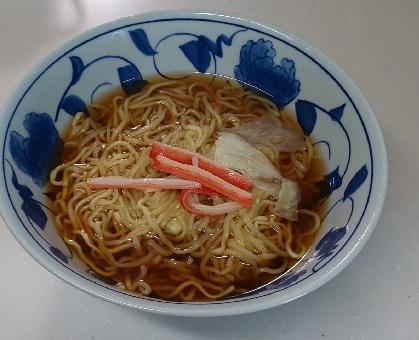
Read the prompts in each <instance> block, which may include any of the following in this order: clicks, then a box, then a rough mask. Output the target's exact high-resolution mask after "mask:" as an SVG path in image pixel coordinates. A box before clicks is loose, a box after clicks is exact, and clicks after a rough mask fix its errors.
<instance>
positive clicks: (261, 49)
mask: <svg viewBox="0 0 419 340" xmlns="http://www.w3.org/2000/svg"><path fill="white" fill-rule="evenodd" d="M275 56H276V50H275V49H274V48H273V45H272V42H271V41H270V40H264V39H262V38H261V39H259V40H258V41H256V42H254V41H253V40H249V41H248V42H247V44H246V45H244V46H243V47H242V48H241V50H240V63H239V65H237V66H236V67H235V68H234V75H235V76H236V79H237V80H240V81H242V82H243V83H244V84H248V85H251V86H253V87H255V88H256V89H258V90H259V91H261V92H262V93H264V94H267V95H268V96H269V97H272V99H273V100H274V101H275V103H276V104H277V105H278V106H280V107H284V106H286V105H287V104H289V103H290V102H291V101H292V100H294V99H295V98H296V97H297V95H298V93H299V92H300V82H299V81H298V80H297V79H295V65H294V62H293V61H292V60H289V59H287V58H283V59H282V60H281V61H280V63H279V64H276V63H275V61H274V58H275Z"/></svg>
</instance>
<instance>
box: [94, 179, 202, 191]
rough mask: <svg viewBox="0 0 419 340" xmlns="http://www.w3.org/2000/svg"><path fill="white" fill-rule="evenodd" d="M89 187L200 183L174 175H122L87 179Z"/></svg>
mask: <svg viewBox="0 0 419 340" xmlns="http://www.w3.org/2000/svg"><path fill="white" fill-rule="evenodd" d="M87 186H88V187H89V188H90V189H108V188H118V189H119V188H132V189H142V190H146V189H196V188H200V187H201V186H202V185H201V183H198V182H194V181H189V180H186V179H183V178H179V177H176V176H167V177H164V178H127V177H122V176H106V177H95V178H89V179H87Z"/></svg>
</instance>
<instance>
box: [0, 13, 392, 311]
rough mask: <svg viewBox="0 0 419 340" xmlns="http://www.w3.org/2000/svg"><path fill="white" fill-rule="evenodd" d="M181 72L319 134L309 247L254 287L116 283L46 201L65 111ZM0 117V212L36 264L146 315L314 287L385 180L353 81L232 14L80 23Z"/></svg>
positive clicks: (320, 57) (336, 267)
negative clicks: (173, 297) (244, 90)
mask: <svg viewBox="0 0 419 340" xmlns="http://www.w3.org/2000/svg"><path fill="white" fill-rule="evenodd" d="M255 70H257V72H255ZM181 72H209V73H217V74H221V75H225V76H229V77H233V78H237V79H239V80H243V81H245V82H248V83H251V84H253V85H255V86H259V87H261V88H262V89H263V90H265V91H267V92H268V93H270V94H273V95H274V99H275V100H276V102H277V103H278V104H279V105H281V106H287V107H288V108H289V109H290V110H291V111H293V112H295V113H296V114H297V117H298V121H299V123H300V125H301V126H302V128H303V130H304V131H305V132H306V133H307V134H309V135H310V136H311V137H312V139H313V140H314V141H317V142H320V143H319V145H320V146H321V149H322V150H323V154H324V155H327V159H326V163H327V169H328V173H329V175H328V178H329V180H330V183H332V189H333V190H332V193H331V196H330V198H329V201H328V209H327V212H326V216H325V217H326V218H325V220H324V222H323V225H322V228H321V231H320V232H319V233H318V235H317V237H316V240H315V244H314V245H313V246H312V248H311V249H310V250H309V252H308V253H307V255H306V256H305V257H304V258H303V259H302V260H301V261H300V262H299V263H298V264H297V265H296V266H295V267H293V268H292V269H291V270H290V271H289V272H287V273H286V274H285V275H283V276H282V277H280V278H279V279H277V280H275V281H274V282H272V283H270V284H268V285H266V286H264V287H261V288H259V289H257V290H255V291H251V292H249V293H247V294H244V295H240V296H235V297H232V298H228V299H224V300H219V301H215V302H203V303H187V302H170V301H163V300H159V299H154V298H150V297H145V296H141V295H136V294H132V293H129V292H127V291H123V290H120V289H119V288H117V287H116V286H114V285H112V283H111V282H106V280H103V279H101V278H100V277H99V276H97V275H95V274H94V273H92V272H91V270H89V269H88V268H87V267H86V266H85V265H83V264H81V263H80V262H79V261H78V260H77V259H76V258H74V257H73V255H72V254H71V253H70V251H69V249H68V248H67V247H66V246H65V244H64V242H63V241H62V240H61V238H60V237H59V236H58V235H57V233H56V231H55V229H54V225H53V223H52V221H51V220H50V217H49V214H48V211H47V208H46V205H45V201H46V200H47V198H46V196H45V195H44V193H45V192H46V188H45V183H46V176H47V175H48V165H49V164H50V159H51V152H52V150H53V145H54V143H55V142H56V141H57V138H58V132H60V131H62V129H63V127H64V126H65V125H66V124H67V122H68V120H69V118H70V117H71V114H74V113H75V112H76V111H79V110H83V109H84V108H85V107H86V106H87V105H88V104H89V103H90V102H91V100H92V98H93V97H95V96H100V94H101V93H105V92H106V91H107V90H108V89H109V88H111V87H113V86H115V85H118V84H121V83H122V85H123V86H126V87H129V86H131V87H132V86H134V87H135V86H136V84H138V83H139V82H141V80H142V79H147V77H150V76H153V75H155V74H156V73H160V74H162V75H166V74H172V73H181ZM284 84H286V85H284ZM283 86H284V87H283ZM278 88H280V89H281V90H280V91H279V92H278ZM0 119H1V123H0V136H2V138H1V143H2V147H1V164H2V167H1V180H0V182H1V186H2V190H1V191H0V199H1V202H2V204H1V208H0V210H1V215H2V217H3V219H4V221H5V223H6V224H7V226H8V228H9V229H10V231H11V232H12V234H13V235H14V237H15V238H16V239H17V241H18V242H19V243H20V244H21V245H22V246H23V247H24V248H25V250H26V251H27V252H28V253H29V254H30V255H31V256H32V257H33V258H34V259H35V260H36V261H38V262H39V263H40V264H41V265H42V266H44V267H45V268H46V269H48V270H49V271H50V272H52V273H53V274H55V275H56V276H58V277H59V278H61V279H62V280H64V281H65V282H67V283H69V284H71V285H73V286H75V287H77V288H79V289H81V290H82V291H85V292H87V293H89V294H91V295H93V296H96V297H99V298H102V299H104V300H107V301H109V302H113V303H116V304H119V305H122V306H127V307H132V308H136V309H141V310H148V311H152V312H159V313H166V314H172V315H184V316H215V315H232V314H240V313H247V312H252V311H257V310H262V309H265V308H270V307H274V306H278V305H280V304H282V303H285V302H288V301H291V300H293V299H296V298H298V297H300V296H302V295H304V294H307V293H309V292H311V291H313V290H314V289H316V288H318V287H319V286H321V285H323V284H324V283H325V282H327V281H329V280H330V279H331V278H333V277H334V276H335V275H336V274H337V273H339V272H340V271H341V270H342V269H343V268H344V267H346V265H348V263H349V262H350V261H351V260H352V259H353V258H354V257H355V255H356V254H358V252H359V250H360V249H361V248H362V247H363V246H364V245H365V243H366V241H367V239H368V238H369V236H370V235H371V232H372V230H373V228H374V227H375V225H376V223H377V220H378V217H379V215H380V212H381V209H382V206H383V202H384V198H385V193H386V188H387V158H386V151H385V145H384V141H383V138H382V134H381V131H380V128H379V126H378V123H377V120H376V118H375V116H374V113H373V111H372V109H371V107H370V106H369V104H368V102H367V101H366V99H365V98H364V96H363V95H362V93H361V92H360V90H359V89H358V88H357V86H356V85H355V84H354V82H353V81H352V80H351V79H350V78H349V77H348V76H347V75H346V74H345V73H344V72H343V71H342V70H341V69H340V68H339V67H338V66H337V65H336V64H335V63H334V62H333V61H332V60H330V59H329V58H328V57H327V56H325V55H324V54H323V53H321V52H320V51H319V50H317V49H316V48H315V47H313V46H312V45H310V44H308V43H307V42H305V41H303V40H301V39H299V38H298V37H295V36H294V35H292V34H290V33H288V32H285V31H283V30H281V29H279V28H277V27H274V26H272V25H269V24H266V23H262V22H259V21H257V20H253V19H249V18H242V17H238V16H236V15H234V14H225V13H194V12H188V11H164V12H155V13H147V14H141V15H138V16H133V17H128V18H124V19H120V20H116V21H113V22H110V23H106V24H103V25H101V26H98V27H96V28H94V29H91V30H89V31H87V32H85V33H83V34H81V35H79V36H77V37H76V38H74V39H72V40H71V41H69V42H67V43H66V44H64V45H62V46H60V47H59V48H58V49H57V50H55V51H54V52H53V53H51V54H50V55H48V56H47V57H46V58H45V59H44V60H43V61H42V62H40V63H39V64H38V65H37V66H36V67H35V68H34V69H33V70H32V71H31V72H29V74H28V75H27V76H26V77H25V78H24V79H23V80H22V81H21V82H20V84H19V85H18V86H17V88H16V89H15V90H14V92H13V93H12V94H11V96H10V97H9V99H8V100H7V102H6V104H5V105H4V107H3V109H2V112H1V117H0ZM25 120H26V121H25Z"/></svg>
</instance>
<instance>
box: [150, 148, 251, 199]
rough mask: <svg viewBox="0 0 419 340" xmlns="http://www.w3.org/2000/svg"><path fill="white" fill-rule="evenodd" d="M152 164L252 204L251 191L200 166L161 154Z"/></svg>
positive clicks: (155, 167)
mask: <svg viewBox="0 0 419 340" xmlns="http://www.w3.org/2000/svg"><path fill="white" fill-rule="evenodd" d="M151 166H152V167H153V168H154V169H156V170H160V171H164V172H168V173H171V174H173V175H175V176H179V177H181V178H185V179H188V180H191V181H194V182H199V183H201V184H202V186H204V187H207V188H211V189H213V190H214V191H216V192H218V193H219V194H221V195H223V196H226V197H228V198H230V199H231V200H233V201H235V202H237V203H239V204H241V205H244V206H246V207H248V206H250V205H251V204H252V200H253V195H252V194H251V193H250V192H248V191H246V190H243V189H241V188H239V187H237V186H235V185H233V184H231V183H229V182H227V181H225V180H224V179H222V178H220V177H218V176H216V175H214V174H212V173H211V172H209V171H207V170H204V169H201V168H200V166H199V167H197V166H193V165H189V164H184V163H180V162H177V161H174V160H172V159H170V158H168V157H166V156H163V155H161V154H158V155H157V156H155V158H154V159H153V162H152V163H151Z"/></svg>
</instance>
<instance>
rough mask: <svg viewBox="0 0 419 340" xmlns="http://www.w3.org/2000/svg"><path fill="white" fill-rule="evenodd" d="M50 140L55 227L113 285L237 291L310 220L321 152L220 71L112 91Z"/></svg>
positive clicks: (251, 285)
mask: <svg viewBox="0 0 419 340" xmlns="http://www.w3.org/2000/svg"><path fill="white" fill-rule="evenodd" d="M63 139H64V144H65V151H64V153H63V155H62V163H61V165H59V166H58V167H56V168H55V169H54V170H53V171H52V172H51V176H50V180H51V183H52V185H54V186H55V187H56V192H57V194H56V199H55V201H54V203H53V206H52V210H53V211H54V217H55V225H56V228H57V230H58V232H59V233H60V235H61V237H62V238H63V240H64V241H65V242H66V244H67V245H68V246H69V248H70V249H71V250H72V251H73V252H74V253H76V254H77V255H78V257H80V258H81V259H82V260H83V261H84V262H85V263H86V264H87V265H88V266H89V267H90V268H91V269H92V270H94V271H95V272H96V274H97V275H99V276H102V277H106V278H108V279H109V280H112V281H113V282H115V284H116V285H118V286H119V287H120V288H121V289H126V290H129V291H131V292H137V293H140V294H143V295H148V296H152V297H157V298H163V299H169V300H182V301H208V300H214V299H220V298H223V297H230V296H234V295H236V294H240V293H244V292H247V291H249V290H252V289H255V288H257V287H260V286H262V285H264V284H266V283H268V282H270V281H272V280H273V279H275V278H277V277H278V276H280V275H281V274H283V273H285V272H286V271H287V270H289V269H290V268H291V267H292V266H293V265H295V263H296V262H297V261H298V260H300V259H301V258H302V257H303V256H304V254H305V253H306V252H307V250H308V248H309V247H310V245H311V243H312V241H313V239H314V236H315V234H316V232H317V231H318V229H319V228H320V217H319V214H318V212H317V209H318V206H319V202H318V200H317V199H316V197H319V195H318V186H316V185H315V183H316V182H318V181H319V178H321V171H322V166H323V165H322V164H323V163H322V161H321V159H320V157H319V156H318V155H316V152H315V150H314V148H313V145H312V143H311V141H310V139H309V138H308V137H307V136H304V135H303V134H302V132H301V130H300V129H299V127H298V125H296V124H295V123H294V122H293V120H292V118H291V115H290V114H289V113H288V112H286V111H285V110H282V111H280V110H278V108H277V107H276V106H275V104H274V103H272V102H271V101H269V100H268V99H266V98H264V97H261V96H259V95H257V94H255V93H254V92H252V91H249V90H245V89H243V87H242V86H241V85H240V84H238V83H236V82H234V81H232V80H227V79H225V78H221V77H216V78H214V77H212V76H211V77H209V76H200V77H197V76H189V77H186V78H185V79H183V80H158V81H155V82H152V83H150V84H148V85H146V86H145V87H144V88H143V89H142V90H141V92H139V93H137V94H134V95H132V96H129V97H127V96H125V95H123V94H118V93H112V94H111V95H109V96H106V98H104V100H101V101H100V102H99V103H96V104H92V105H91V107H90V108H89V115H86V114H85V113H82V112H80V113H78V114H76V115H75V116H74V118H73V119H72V121H71V124H70V126H69V127H68V129H67V130H66V133H65V136H63ZM224 175H225V176H224ZM320 196H321V195H320Z"/></svg>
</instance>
